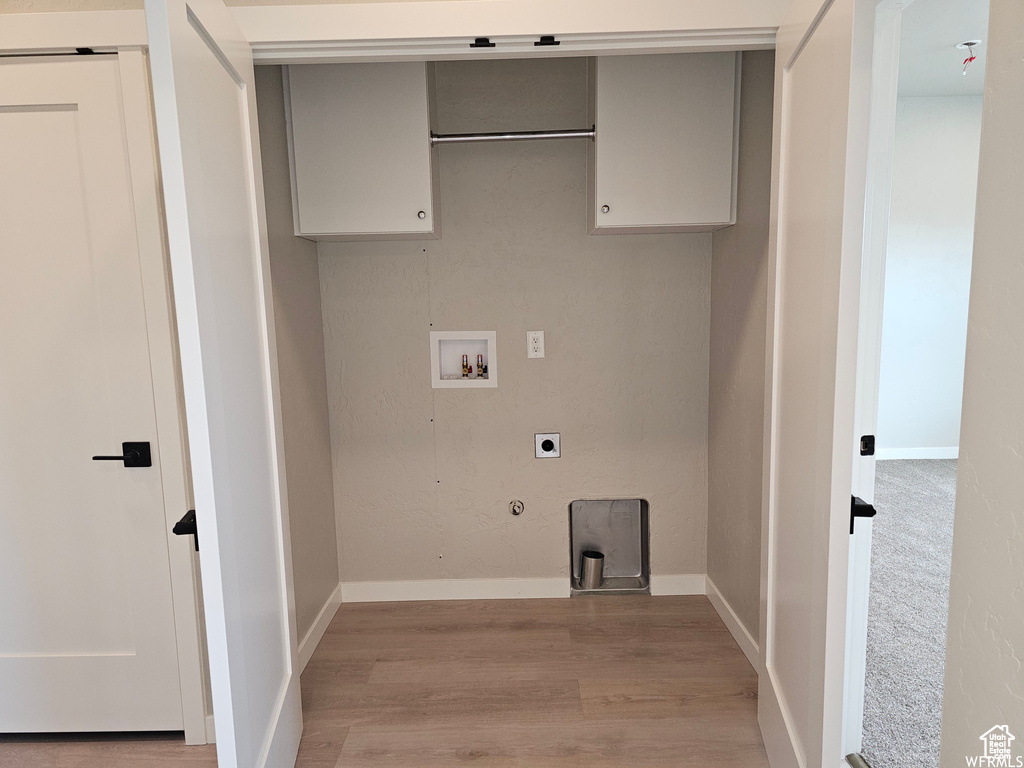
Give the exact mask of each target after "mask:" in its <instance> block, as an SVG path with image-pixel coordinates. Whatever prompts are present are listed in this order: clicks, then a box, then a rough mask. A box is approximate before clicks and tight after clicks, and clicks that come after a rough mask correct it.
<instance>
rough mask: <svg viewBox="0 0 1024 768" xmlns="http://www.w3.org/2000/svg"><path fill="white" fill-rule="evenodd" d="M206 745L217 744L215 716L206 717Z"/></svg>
mask: <svg viewBox="0 0 1024 768" xmlns="http://www.w3.org/2000/svg"><path fill="white" fill-rule="evenodd" d="M206 743H207V744H216V743H217V729H216V728H215V727H214V722H213V715H207V716H206Z"/></svg>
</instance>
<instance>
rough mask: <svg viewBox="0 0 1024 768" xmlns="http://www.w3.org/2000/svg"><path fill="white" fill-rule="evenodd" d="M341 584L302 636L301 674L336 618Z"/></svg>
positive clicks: (300, 653) (300, 648)
mask: <svg viewBox="0 0 1024 768" xmlns="http://www.w3.org/2000/svg"><path fill="white" fill-rule="evenodd" d="M341 586H342V585H341V584H338V586H336V587H335V588H334V591H333V592H332V593H331V596H330V597H329V598H327V602H326V603H324V607H323V608H321V609H320V613H319V614H317V617H316V621H314V622H313V626H311V627H310V628H309V631H308V632H307V633H306V636H305V637H304V638H302V642H300V643H299V674H300V675H301V674H302V670H304V669H305V668H306V665H307V664H308V663H309V660H310V658H311V657H312V656H313V651H315V650H316V647H317V645H319V643H320V639H321V638H322V637H323V636H324V632H326V631H327V626H328V625H329V624H330V623H331V620H332V619H333V618H334V614H336V613H337V612H338V606H340V605H341V592H342V590H341Z"/></svg>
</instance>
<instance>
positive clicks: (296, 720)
mask: <svg viewBox="0 0 1024 768" xmlns="http://www.w3.org/2000/svg"><path fill="white" fill-rule="evenodd" d="M146 18H147V27H148V30H149V41H150V56H151V60H152V69H153V85H154V102H155V107H156V117H157V134H158V140H159V147H160V160H161V168H162V172H163V174H162V175H163V183H164V196H165V201H166V210H167V227H168V240H169V244H170V254H171V273H172V279H173V284H174V296H175V306H176V309H177V318H178V333H179V343H180V349H181V366H182V378H183V386H184V395H185V406H186V414H187V423H188V431H189V448H190V455H191V461H192V477H193V486H194V494H195V503H196V516H197V523H198V528H199V540H200V546H201V548H202V559H201V566H202V580H203V599H204V605H205V611H206V627H207V641H208V648H209V660H210V681H211V689H212V694H213V707H214V713H215V714H216V731H217V758H218V764H219V765H220V766H221V768H228V767H229V766H241V767H244V768H250V766H264V765H267V766H283V765H291V764H293V762H294V759H295V754H296V751H297V749H298V741H299V737H300V734H301V730H302V716H301V710H300V704H299V681H298V675H297V673H296V669H297V667H296V640H295V610H294V597H293V593H292V584H291V548H290V543H289V540H288V520H287V506H286V502H285V498H286V494H285V490H286V489H285V479H284V463H283V446H282V442H281V441H282V438H281V435H282V431H281V417H280V403H279V398H278V388H277V380H276V371H277V357H276V349H275V341H274V320H273V309H272V308H273V304H272V301H271V295H270V280H269V278H270V269H269V261H268V255H267V253H268V252H267V235H266V217H265V211H264V208H263V206H264V202H263V188H262V173H261V170H260V158H259V141H258V135H257V121H256V104H255V88H254V86H253V68H252V54H251V51H250V49H249V46H248V43H247V42H246V41H245V40H244V38H243V37H242V35H241V33H240V32H239V31H238V28H237V27H236V26H235V23H234V20H233V19H232V17H231V14H230V13H229V12H228V10H227V8H226V7H225V6H224V5H223V4H222V3H221V2H220V0H195V1H194V2H190V3H186V2H185V0H147V2H146Z"/></svg>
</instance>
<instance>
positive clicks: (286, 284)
mask: <svg viewBox="0 0 1024 768" xmlns="http://www.w3.org/2000/svg"><path fill="white" fill-rule="evenodd" d="M256 95H257V98H258V99H259V129H260V150H261V154H262V156H263V184H264V189H265V195H266V201H267V230H268V232H269V236H270V272H271V281H272V283H273V294H274V319H275V321H276V327H277V352H278V366H279V372H280V387H281V412H282V419H283V422H284V453H285V472H286V477H287V481H288V512H289V517H290V521H289V522H290V531H291V539H292V553H293V556H292V570H293V573H294V581H295V618H296V623H297V625H298V632H299V639H300V640H301V639H302V638H303V637H304V636H305V634H306V632H307V631H309V628H310V627H311V626H312V625H313V622H314V621H315V620H316V617H317V614H318V613H319V612H320V609H321V608H323V606H324V603H325V602H326V601H327V599H328V598H329V597H330V596H331V593H332V592H333V591H334V589H335V587H337V586H338V576H339V574H338V547H337V543H336V542H337V537H336V532H335V515H334V486H333V483H332V476H331V438H330V432H329V428H328V412H327V374H326V372H325V369H324V337H323V321H322V318H321V314H320V275H319V265H318V263H317V252H316V243H311V242H309V241H308V240H302V239H300V238H297V237H295V236H294V235H293V234H292V232H293V228H292V203H291V181H290V177H289V172H288V142H287V137H286V134H285V124H284V96H283V92H282V89H281V68H280V67H257V68H256Z"/></svg>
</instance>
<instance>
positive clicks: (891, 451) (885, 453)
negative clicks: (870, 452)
mask: <svg viewBox="0 0 1024 768" xmlns="http://www.w3.org/2000/svg"><path fill="white" fill-rule="evenodd" d="M959 458H960V448H959V446H955V445H954V446H952V447H949V448H879V449H878V450H877V451H876V452H875V460H876V461H893V460H895V459H959Z"/></svg>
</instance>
